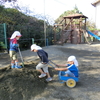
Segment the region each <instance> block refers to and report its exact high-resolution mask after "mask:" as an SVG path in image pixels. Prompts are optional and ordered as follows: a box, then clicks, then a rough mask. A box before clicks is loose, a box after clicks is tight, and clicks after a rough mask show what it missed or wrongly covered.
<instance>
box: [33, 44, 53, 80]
mask: <svg viewBox="0 0 100 100" xmlns="http://www.w3.org/2000/svg"><path fill="white" fill-rule="evenodd" d="M31 51H32V52H37V55H38V56H39V58H40V59H41V62H40V63H39V64H38V65H37V66H36V70H37V71H39V72H40V73H41V75H40V76H39V78H42V77H45V76H46V75H47V77H48V78H47V79H46V81H47V82H49V81H52V78H51V77H50V74H49V72H48V54H47V53H46V52H45V51H44V50H43V49H42V48H41V47H40V46H37V45H36V44H33V45H31ZM41 68H42V69H43V70H42V69H41Z"/></svg>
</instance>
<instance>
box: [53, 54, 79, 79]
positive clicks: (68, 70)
mask: <svg viewBox="0 0 100 100" xmlns="http://www.w3.org/2000/svg"><path fill="white" fill-rule="evenodd" d="M67 62H68V64H59V65H57V66H60V67H65V68H55V70H59V71H62V75H64V76H68V77H78V76H79V75H78V74H79V73H78V67H77V66H78V61H77V60H76V57H75V56H70V57H68V60H67Z"/></svg>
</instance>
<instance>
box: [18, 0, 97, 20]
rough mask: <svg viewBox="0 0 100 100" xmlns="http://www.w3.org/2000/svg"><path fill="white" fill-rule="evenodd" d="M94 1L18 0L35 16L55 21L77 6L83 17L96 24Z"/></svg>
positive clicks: (19, 3) (20, 4)
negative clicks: (47, 17) (42, 16)
mask: <svg viewBox="0 0 100 100" xmlns="http://www.w3.org/2000/svg"><path fill="white" fill-rule="evenodd" d="M94 1H96V0H18V5H19V6H23V7H26V8H27V9H30V10H31V11H32V12H33V14H34V15H35V14H39V15H45V16H49V17H50V18H51V19H53V20H55V19H57V18H58V17H59V16H60V15H61V14H63V13H64V12H65V11H67V10H73V9H74V7H75V6H77V8H78V9H79V11H80V12H82V13H83V15H85V16H87V17H88V19H89V20H91V21H93V22H95V7H94V6H92V4H91V3H93V2H94Z"/></svg>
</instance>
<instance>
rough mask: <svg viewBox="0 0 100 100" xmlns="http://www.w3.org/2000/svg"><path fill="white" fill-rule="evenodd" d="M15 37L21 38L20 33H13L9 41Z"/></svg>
mask: <svg viewBox="0 0 100 100" xmlns="http://www.w3.org/2000/svg"><path fill="white" fill-rule="evenodd" d="M16 36H19V37H21V36H22V35H21V33H20V32H19V31H15V32H14V33H13V34H12V36H11V38H10V39H14V38H15V37H16Z"/></svg>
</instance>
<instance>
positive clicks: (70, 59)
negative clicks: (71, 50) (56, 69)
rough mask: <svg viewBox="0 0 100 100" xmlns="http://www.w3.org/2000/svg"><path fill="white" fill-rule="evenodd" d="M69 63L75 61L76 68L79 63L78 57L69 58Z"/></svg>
mask: <svg viewBox="0 0 100 100" xmlns="http://www.w3.org/2000/svg"><path fill="white" fill-rule="evenodd" d="M67 61H68V62H69V61H73V62H74V64H75V65H76V66H78V61H77V60H76V57H75V56H69V57H68V60H67Z"/></svg>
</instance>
